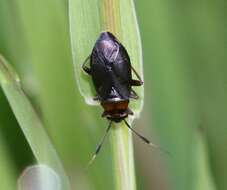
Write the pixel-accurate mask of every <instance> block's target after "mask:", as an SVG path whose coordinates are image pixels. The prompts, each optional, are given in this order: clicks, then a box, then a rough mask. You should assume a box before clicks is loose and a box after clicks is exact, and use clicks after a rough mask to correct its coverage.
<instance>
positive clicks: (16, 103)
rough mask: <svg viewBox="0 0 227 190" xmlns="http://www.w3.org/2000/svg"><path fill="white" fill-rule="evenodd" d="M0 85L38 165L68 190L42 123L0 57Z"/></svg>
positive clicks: (7, 65)
mask: <svg viewBox="0 0 227 190" xmlns="http://www.w3.org/2000/svg"><path fill="white" fill-rule="evenodd" d="M0 84H1V87H2V89H3V91H4V93H5V95H6V97H7V99H8V101H9V104H10V106H11V108H12V110H13V112H14V114H15V116H16V118H17V120H18V123H19V124H20V127H21V130H22V131H23V133H24V135H25V137H26V139H27V141H28V143H29V145H30V147H31V149H32V151H33V153H34V156H35V158H36V159H37V161H38V163H42V164H46V165H48V166H49V167H51V168H52V169H54V170H55V172H57V174H58V175H59V176H60V178H61V184H62V189H69V183H68V179H67V177H66V174H65V172H64V169H63V166H62V164H61V162H60V160H59V158H58V156H57V154H56V151H55V149H54V147H53V146H52V144H51V141H50V139H49V137H48V135H47V134H46V132H45V130H44V128H43V125H42V122H41V121H40V119H39V117H38V116H37V114H36V112H35V110H34V109H33V107H32V105H31V103H30V101H29V100H28V98H27V97H26V95H25V93H24V91H23V89H22V87H21V84H20V79H19V77H18V75H17V74H16V72H15V71H14V70H13V68H12V67H11V66H10V65H9V64H8V63H7V62H6V60H5V59H4V58H3V57H2V56H1V55H0Z"/></svg>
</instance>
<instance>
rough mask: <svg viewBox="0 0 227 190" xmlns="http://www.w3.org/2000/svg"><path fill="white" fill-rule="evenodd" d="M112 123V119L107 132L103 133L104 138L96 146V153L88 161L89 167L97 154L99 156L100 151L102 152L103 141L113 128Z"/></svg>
mask: <svg viewBox="0 0 227 190" xmlns="http://www.w3.org/2000/svg"><path fill="white" fill-rule="evenodd" d="M111 124H112V121H110V123H109V126H108V127H107V129H106V132H105V134H104V135H103V137H102V140H101V141H100V143H99V144H98V146H97V148H96V150H95V153H94V154H93V156H92V158H91V160H90V161H89V162H88V165H87V167H89V166H90V165H91V164H92V163H93V161H94V160H95V158H96V156H97V155H98V153H99V152H100V150H101V148H102V145H103V143H104V141H105V139H106V136H107V134H108V132H109V130H110V128H111Z"/></svg>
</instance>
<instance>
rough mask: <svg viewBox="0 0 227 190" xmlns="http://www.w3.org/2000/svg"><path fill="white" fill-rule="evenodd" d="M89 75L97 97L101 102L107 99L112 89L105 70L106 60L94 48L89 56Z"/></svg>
mask: <svg viewBox="0 0 227 190" xmlns="http://www.w3.org/2000/svg"><path fill="white" fill-rule="evenodd" d="M91 75H92V79H93V83H94V86H95V89H96V92H97V95H98V96H99V98H100V99H101V100H105V99H107V98H108V95H109V92H110V91H111V88H112V81H111V79H110V77H109V76H108V72H107V69H106V59H105V57H104V56H103V54H102V52H99V51H98V50H97V49H96V48H94V49H93V52H92V56H91Z"/></svg>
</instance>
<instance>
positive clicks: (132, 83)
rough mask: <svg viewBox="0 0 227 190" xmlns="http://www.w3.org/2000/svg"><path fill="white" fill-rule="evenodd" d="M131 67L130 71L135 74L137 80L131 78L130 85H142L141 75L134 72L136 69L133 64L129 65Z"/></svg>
mask: <svg viewBox="0 0 227 190" xmlns="http://www.w3.org/2000/svg"><path fill="white" fill-rule="evenodd" d="M131 69H132V71H133V72H134V74H135V75H136V77H137V78H138V79H139V80H134V79H132V80H131V85H132V86H141V85H143V81H142V79H141V77H140V76H139V74H138V73H137V72H136V70H135V69H134V68H133V66H131Z"/></svg>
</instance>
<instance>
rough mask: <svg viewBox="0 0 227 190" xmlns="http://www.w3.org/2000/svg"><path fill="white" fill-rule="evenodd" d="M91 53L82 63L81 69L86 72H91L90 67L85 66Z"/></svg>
mask: <svg viewBox="0 0 227 190" xmlns="http://www.w3.org/2000/svg"><path fill="white" fill-rule="evenodd" d="M90 57H91V55H89V56H88V57H87V58H86V59H85V61H84V62H83V64H82V69H83V70H84V71H85V72H86V73H87V74H89V75H90V74H91V69H90V68H88V67H87V66H86V63H87V62H88V61H89V60H90Z"/></svg>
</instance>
